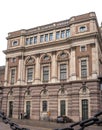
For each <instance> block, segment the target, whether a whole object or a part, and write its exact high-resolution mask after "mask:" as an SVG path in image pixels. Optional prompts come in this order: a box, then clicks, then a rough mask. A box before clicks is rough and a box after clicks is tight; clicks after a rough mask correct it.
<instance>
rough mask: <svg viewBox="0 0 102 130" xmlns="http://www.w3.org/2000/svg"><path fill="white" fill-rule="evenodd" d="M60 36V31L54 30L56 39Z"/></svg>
mask: <svg viewBox="0 0 102 130" xmlns="http://www.w3.org/2000/svg"><path fill="white" fill-rule="evenodd" d="M59 38H60V31H58V32H56V39H59Z"/></svg>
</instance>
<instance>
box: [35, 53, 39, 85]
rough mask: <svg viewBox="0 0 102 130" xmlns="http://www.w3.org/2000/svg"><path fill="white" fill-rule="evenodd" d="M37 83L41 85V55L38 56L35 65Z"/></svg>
mask: <svg viewBox="0 0 102 130" xmlns="http://www.w3.org/2000/svg"><path fill="white" fill-rule="evenodd" d="M35 83H36V84H38V83H40V60H39V55H36V64H35Z"/></svg>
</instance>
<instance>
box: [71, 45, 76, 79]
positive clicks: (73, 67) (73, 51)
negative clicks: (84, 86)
mask: <svg viewBox="0 0 102 130" xmlns="http://www.w3.org/2000/svg"><path fill="white" fill-rule="evenodd" d="M75 64H76V61H75V48H74V47H73V48H71V57H70V80H76V65H75Z"/></svg>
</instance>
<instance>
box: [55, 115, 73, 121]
mask: <svg viewBox="0 0 102 130" xmlns="http://www.w3.org/2000/svg"><path fill="white" fill-rule="evenodd" d="M68 122H72V119H70V118H69V117H67V116H58V117H57V123H68Z"/></svg>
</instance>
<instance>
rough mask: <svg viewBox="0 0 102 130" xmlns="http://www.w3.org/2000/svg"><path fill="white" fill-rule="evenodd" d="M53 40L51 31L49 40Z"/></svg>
mask: <svg viewBox="0 0 102 130" xmlns="http://www.w3.org/2000/svg"><path fill="white" fill-rule="evenodd" d="M52 40H53V33H50V34H49V41H52Z"/></svg>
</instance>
